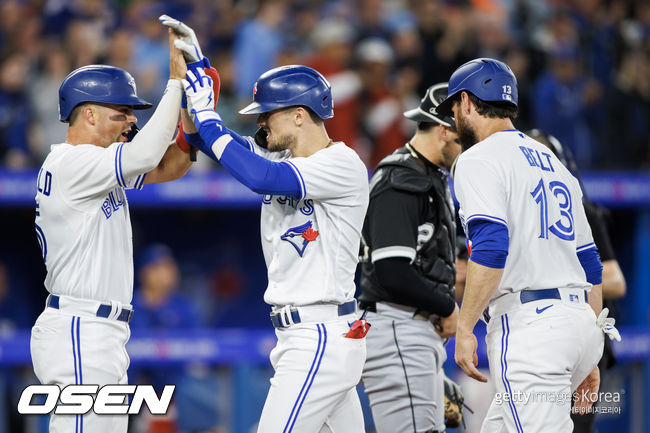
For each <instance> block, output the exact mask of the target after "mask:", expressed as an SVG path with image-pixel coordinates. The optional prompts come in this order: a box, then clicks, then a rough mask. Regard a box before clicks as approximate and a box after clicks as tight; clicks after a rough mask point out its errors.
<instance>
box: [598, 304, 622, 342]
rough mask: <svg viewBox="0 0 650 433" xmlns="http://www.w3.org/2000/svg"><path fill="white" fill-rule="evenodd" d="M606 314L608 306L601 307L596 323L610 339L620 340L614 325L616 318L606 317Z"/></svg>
mask: <svg viewBox="0 0 650 433" xmlns="http://www.w3.org/2000/svg"><path fill="white" fill-rule="evenodd" d="M608 314H609V308H603V311H601V312H600V315H599V316H598V319H596V325H598V327H599V328H600V329H602V330H603V332H604V333H605V335H607V336H608V337H609V339H610V340H616V341H621V334H620V333H619V332H618V329H616V328H615V327H614V324H615V323H616V319H614V318H613V317H607V315H608Z"/></svg>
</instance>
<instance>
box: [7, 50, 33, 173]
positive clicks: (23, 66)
mask: <svg viewBox="0 0 650 433" xmlns="http://www.w3.org/2000/svg"><path fill="white" fill-rule="evenodd" d="M28 73H29V59H28V58H27V56H26V55H24V54H21V53H14V54H12V55H9V56H7V57H5V58H4V59H3V60H2V63H1V64H0V160H1V161H3V162H4V165H5V166H7V167H9V168H16V169H18V168H25V167H27V166H29V165H30V158H29V145H28V143H29V140H28V129H29V119H30V112H29V98H28V97H27V92H26V90H25V83H26V80H27V75H28Z"/></svg>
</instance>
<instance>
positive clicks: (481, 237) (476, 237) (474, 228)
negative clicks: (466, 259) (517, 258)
mask: <svg viewBox="0 0 650 433" xmlns="http://www.w3.org/2000/svg"><path fill="white" fill-rule="evenodd" d="M467 231H468V235H469V238H470V239H471V241H472V254H471V255H470V260H471V261H473V262H474V263H478V264H479V265H483V266H487V267H488V268H495V269H503V268H504V267H505V266H506V259H507V258H508V244H509V243H510V238H509V237H508V228H507V227H506V226H505V225H504V224H501V223H497V222H493V221H487V220H482V219H474V220H472V221H470V222H469V224H468V225H467Z"/></svg>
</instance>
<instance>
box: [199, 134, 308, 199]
mask: <svg viewBox="0 0 650 433" xmlns="http://www.w3.org/2000/svg"><path fill="white" fill-rule="evenodd" d="M199 134H200V140H195V139H194V137H191V136H192V135H199ZM199 134H191V135H190V137H191V138H192V141H189V140H188V142H189V143H190V144H192V145H193V146H195V147H197V148H198V149H199V150H201V151H202V152H203V153H205V154H206V155H208V156H209V157H210V158H212V159H214V160H215V161H218V162H219V163H221V165H222V166H223V167H224V168H226V170H228V171H229V172H230V174H232V176H233V177H234V178H235V179H237V180H238V181H240V182H241V183H242V184H244V185H245V186H246V187H248V188H249V189H251V190H252V191H255V192H257V193H260V194H273V195H286V196H291V197H294V196H297V197H299V196H300V183H299V180H298V177H297V175H296V173H295V171H294V170H293V168H292V167H291V166H290V165H289V164H288V163H286V162H274V161H269V160H267V159H266V158H263V157H261V156H259V155H256V154H255V153H254V152H252V151H251V147H250V144H249V142H248V140H246V139H245V138H244V137H242V136H241V135H239V134H237V133H236V132H234V131H231V130H230V129H228V128H226V127H225V126H223V125H222V124H221V122H213V123H208V124H202V125H200V126H199ZM217 140H229V143H228V144H227V145H226V147H225V149H224V151H223V154H222V155H221V159H219V158H217V156H216V155H215V154H214V152H213V151H212V147H211V146H212V144H213V143H215V141H217ZM233 142H234V143H236V144H237V145H233ZM206 143H209V144H206Z"/></svg>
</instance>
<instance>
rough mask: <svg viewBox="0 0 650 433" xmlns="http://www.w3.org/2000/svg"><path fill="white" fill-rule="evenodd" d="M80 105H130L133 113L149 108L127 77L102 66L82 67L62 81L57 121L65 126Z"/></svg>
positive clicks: (111, 67) (133, 82) (132, 80)
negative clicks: (90, 103)
mask: <svg viewBox="0 0 650 433" xmlns="http://www.w3.org/2000/svg"><path fill="white" fill-rule="evenodd" d="M83 102H103V103H106V104H116V105H130V106H132V107H133V108H134V109H136V110H142V109H145V108H150V107H151V106H152V105H151V104H150V103H149V102H147V101H145V100H144V99H141V98H139V97H138V95H137V94H136V90H135V80H134V79H133V77H132V76H131V74H129V73H128V72H126V71H125V70H123V69H120V68H116V67H115V66H106V65H89V66H83V67H81V68H79V69H75V70H74V71H72V72H71V73H70V74H69V75H68V76H67V77H65V80H63V83H61V87H59V120H60V121H61V122H67V121H68V119H69V118H70V113H72V110H73V109H74V107H76V106H77V105H79V104H81V103H83Z"/></svg>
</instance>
